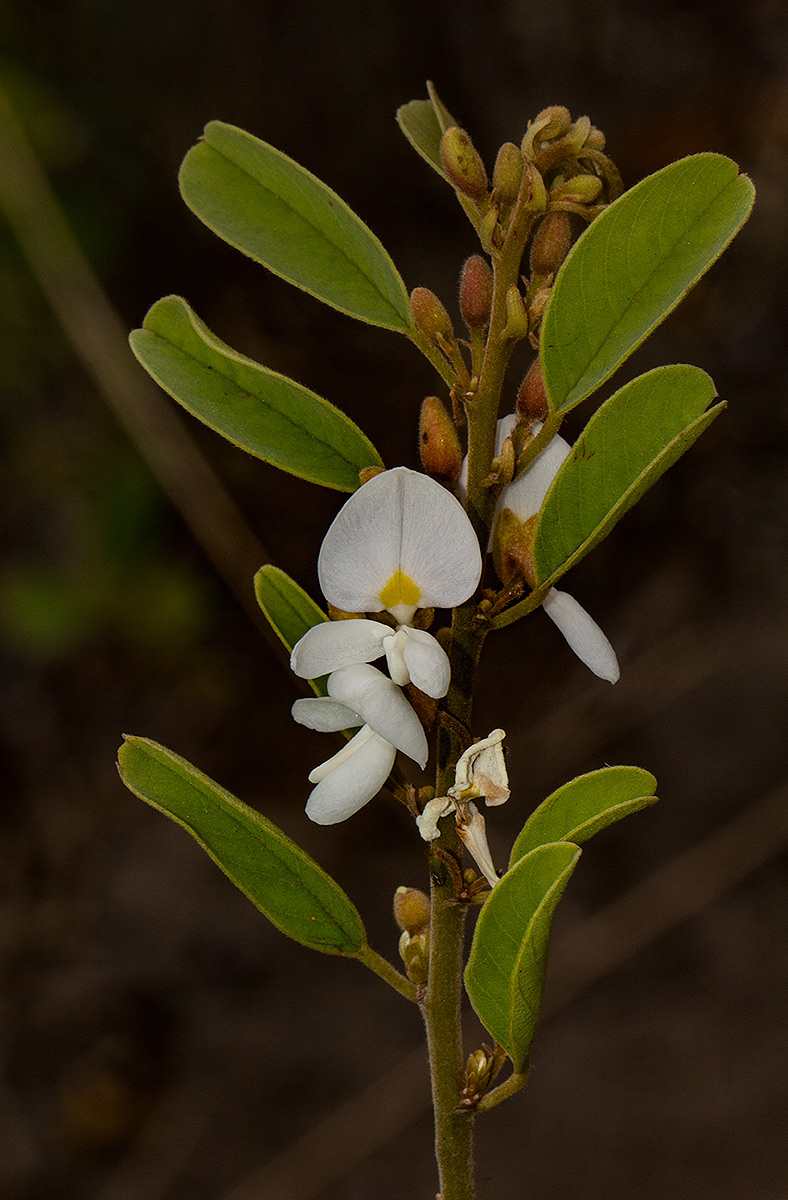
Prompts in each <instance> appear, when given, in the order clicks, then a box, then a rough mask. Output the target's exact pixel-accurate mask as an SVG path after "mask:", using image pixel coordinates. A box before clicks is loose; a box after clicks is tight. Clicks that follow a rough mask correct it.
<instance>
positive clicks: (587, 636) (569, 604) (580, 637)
mask: <svg viewBox="0 0 788 1200" xmlns="http://www.w3.org/2000/svg"><path fill="white" fill-rule="evenodd" d="M542 608H543V609H544V610H545V612H546V613H547V615H548V617H550V619H551V621H554V622H555V623H556V625H557V626H558V628H559V629H560V630H561V633H562V634H563V635H564V637H565V638H566V640H567V642H568V643H569V645H570V646H571V648H572V649H573V650H574V652H575V654H576V655H577V657H578V658H579V659H581V661H582V662H584V663H585V664H586V666H587V667H588V668H589V669H590V670H592V671H593V672H594V674H595V675H598V676H599V678H600V679H607V680H608V682H609V683H615V682H616V680H617V679H618V677H619V674H620V672H619V667H618V659H617V658H616V652H615V650H614V649H613V647H612V646H611V645H610V642H609V641H608V640H607V638H606V637H605V635H604V633H603V632H602V630H601V629H600V628H599V626H598V625H597V623H596V621H594V620H593V618H592V617H590V616H589V615H588V613H587V612H586V610H585V609H584V608H583V606H582V605H581V604H578V602H577V600H575V599H574V597H573V596H570V595H568V594H567V593H566V592H559V591H558V589H557V588H551V589H550V591H549V592H548V593H547V595H546V596H545V598H544V600H543V601H542Z"/></svg>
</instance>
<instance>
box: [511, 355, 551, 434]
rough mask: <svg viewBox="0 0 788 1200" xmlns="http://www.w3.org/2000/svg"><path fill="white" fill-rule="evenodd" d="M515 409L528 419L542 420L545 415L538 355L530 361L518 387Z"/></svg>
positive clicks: (545, 398) (546, 406) (543, 390)
mask: <svg viewBox="0 0 788 1200" xmlns="http://www.w3.org/2000/svg"><path fill="white" fill-rule="evenodd" d="M517 411H518V412H519V413H520V415H521V416H523V417H525V418H526V420H528V421H543V420H544V419H545V417H546V416H547V411H548V405H547V392H546V391H545V386H544V378H543V376H542V364H541V362H540V360H539V357H538V356H537V357H536V358H535V359H534V361H533V362H532V363H531V365H530V367H529V368H528V371H527V373H526V376H525V379H524V380H523V382H522V383H521V384H520V387H519V389H518V392H517Z"/></svg>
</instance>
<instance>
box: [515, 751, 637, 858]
mask: <svg viewBox="0 0 788 1200" xmlns="http://www.w3.org/2000/svg"><path fill="white" fill-rule="evenodd" d="M656 787H657V781H656V779H655V778H654V776H653V775H652V774H651V773H650V771H644V770H643V769H642V768H641V767H600V768H599V770H597V771H589V772H587V773H586V774H585V775H578V776H577V778H576V779H572V780H570V781H569V782H568V783H565V784H563V786H562V787H560V788H557V789H556V790H555V791H554V792H553V793H552V794H551V795H549V796H548V797H547V799H546V800H543V801H542V803H541V804H540V805H539V807H538V808H537V809H535V810H534V812H533V813H532V814H531V816H530V817H529V818H528V820H527V821H526V823H525V825H524V826H523V828H522V830H521V831H520V833H519V834H518V836H517V838H516V839H515V843H514V846H513V847H512V853H511V856H510V859H509V866H510V867H513V866H514V864H515V863H516V862H519V860H520V859H521V858H523V857H524V856H525V855H526V854H528V853H529V852H530V851H531V850H535V849H536V847H537V846H542V845H547V844H548V843H551V842H574V843H575V845H577V844H579V843H582V842H586V841H588V839H589V838H590V837H592V836H593V835H594V834H595V833H598V832H599V831H600V830H601V829H606V828H607V826H608V825H612V824H613V823H614V822H615V821H619V820H621V819H622V817H625V816H628V815H629V813H633V812H639V811H640V809H642V808H647V807H649V806H650V805H652V804H656V802H657V797H656V795H655V794H654V793H655V791H656Z"/></svg>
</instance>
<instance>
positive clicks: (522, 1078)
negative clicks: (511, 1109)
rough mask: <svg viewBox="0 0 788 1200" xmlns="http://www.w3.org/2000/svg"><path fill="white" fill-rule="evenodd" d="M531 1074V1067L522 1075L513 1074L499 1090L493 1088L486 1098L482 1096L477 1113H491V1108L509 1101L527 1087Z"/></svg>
mask: <svg viewBox="0 0 788 1200" xmlns="http://www.w3.org/2000/svg"><path fill="white" fill-rule="evenodd" d="M530 1073H531V1068H530V1067H528V1068H526V1070H525V1071H523V1072H521V1073H518V1072H517V1071H515V1072H513V1073H512V1074H511V1075H510V1076H509V1078H508V1079H507V1080H505V1081H504V1083H501V1084H499V1085H498V1087H497V1088H493V1090H492V1091H491V1092H488V1093H487V1095H486V1096H482V1098H481V1100H480V1101H479V1103H478V1104H477V1105H476V1111H477V1112H489V1111H490V1109H491V1108H495V1107H496V1105H498V1104H501V1103H502V1102H503V1101H504V1100H508V1099H509V1097H510V1096H513V1095H514V1094H515V1092H519V1091H520V1089H521V1088H524V1087H525V1085H526V1083H527V1082H528V1076H529V1075H530Z"/></svg>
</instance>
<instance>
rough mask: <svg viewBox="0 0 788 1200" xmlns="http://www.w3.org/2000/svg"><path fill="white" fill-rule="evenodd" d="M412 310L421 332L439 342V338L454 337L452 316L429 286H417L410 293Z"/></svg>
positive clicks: (449, 338) (415, 323)
mask: <svg viewBox="0 0 788 1200" xmlns="http://www.w3.org/2000/svg"><path fill="white" fill-rule="evenodd" d="M410 311H411V312H412V313H413V323H414V325H415V326H416V328H417V329H418V331H419V333H423V334H424V336H425V337H426V338H428V339H429V340H430V341H431V342H435V343H436V344H438V338H439V337H442V338H445V339H446V340H447V341H452V340H453V339H454V328H453V326H452V323H451V317H450V316H449V314H448V313H447V312H446V309H445V308H444V307H443V305H442V304H441V302H440V300H439V299H438V297H437V296H436V295H435V293H434V292H431V291H430V289H429V288H423V287H417V288H414V289H413V291H412V292H411V294H410Z"/></svg>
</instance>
